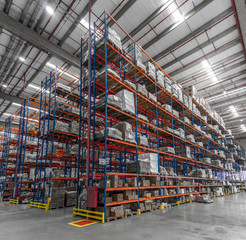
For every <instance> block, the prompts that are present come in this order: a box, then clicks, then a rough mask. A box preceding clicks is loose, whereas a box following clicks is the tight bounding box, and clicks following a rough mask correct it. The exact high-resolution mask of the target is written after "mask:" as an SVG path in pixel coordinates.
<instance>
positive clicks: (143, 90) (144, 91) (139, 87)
mask: <svg viewBox="0 0 246 240" xmlns="http://www.w3.org/2000/svg"><path fill="white" fill-rule="evenodd" d="M137 91H138V92H140V93H142V94H143V95H145V96H146V97H148V92H147V89H146V87H145V85H142V84H140V83H138V84H137Z"/></svg>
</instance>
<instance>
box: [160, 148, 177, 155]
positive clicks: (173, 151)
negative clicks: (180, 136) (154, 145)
mask: <svg viewBox="0 0 246 240" xmlns="http://www.w3.org/2000/svg"><path fill="white" fill-rule="evenodd" d="M159 150H160V151H162V152H167V153H172V154H175V150H174V148H172V147H160V148H159Z"/></svg>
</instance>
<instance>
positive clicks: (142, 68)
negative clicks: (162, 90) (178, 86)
mask: <svg viewBox="0 0 246 240" xmlns="http://www.w3.org/2000/svg"><path fill="white" fill-rule="evenodd" d="M136 65H137V67H138V68H140V69H141V71H143V72H144V73H146V66H145V65H144V64H143V63H142V62H141V61H139V60H137V61H136Z"/></svg>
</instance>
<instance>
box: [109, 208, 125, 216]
mask: <svg viewBox="0 0 246 240" xmlns="http://www.w3.org/2000/svg"><path fill="white" fill-rule="evenodd" d="M110 216H111V217H116V218H117V217H123V216H124V208H123V205H120V206H117V207H111V209H110Z"/></svg>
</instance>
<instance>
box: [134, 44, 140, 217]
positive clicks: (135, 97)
mask: <svg viewBox="0 0 246 240" xmlns="http://www.w3.org/2000/svg"><path fill="white" fill-rule="evenodd" d="M133 46H134V83H135V89H137V60H136V42H135V41H134V45H133ZM134 103H135V129H136V130H135V131H136V136H135V141H136V168H137V186H138V189H137V194H138V204H137V211H138V213H141V210H140V205H139V171H138V120H137V116H138V105H137V93H136V91H134Z"/></svg>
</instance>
